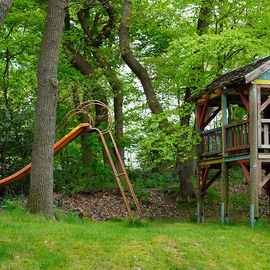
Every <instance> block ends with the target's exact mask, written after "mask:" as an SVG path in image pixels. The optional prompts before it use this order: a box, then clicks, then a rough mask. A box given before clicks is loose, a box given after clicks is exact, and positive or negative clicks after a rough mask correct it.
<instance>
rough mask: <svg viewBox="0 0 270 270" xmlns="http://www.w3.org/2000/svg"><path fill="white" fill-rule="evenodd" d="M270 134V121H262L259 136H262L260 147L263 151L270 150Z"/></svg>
mask: <svg viewBox="0 0 270 270" xmlns="http://www.w3.org/2000/svg"><path fill="white" fill-rule="evenodd" d="M269 132H270V119H261V127H260V130H259V132H258V134H259V136H260V138H259V147H260V148H262V149H269V148H270V140H269Z"/></svg>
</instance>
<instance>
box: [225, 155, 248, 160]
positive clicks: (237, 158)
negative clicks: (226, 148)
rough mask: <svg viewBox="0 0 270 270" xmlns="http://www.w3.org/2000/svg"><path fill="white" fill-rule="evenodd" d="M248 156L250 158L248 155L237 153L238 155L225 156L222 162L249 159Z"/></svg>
mask: <svg viewBox="0 0 270 270" xmlns="http://www.w3.org/2000/svg"><path fill="white" fill-rule="evenodd" d="M249 158H250V155H239V156H233V157H226V158H225V159H224V162H233V161H238V160H243V159H249Z"/></svg>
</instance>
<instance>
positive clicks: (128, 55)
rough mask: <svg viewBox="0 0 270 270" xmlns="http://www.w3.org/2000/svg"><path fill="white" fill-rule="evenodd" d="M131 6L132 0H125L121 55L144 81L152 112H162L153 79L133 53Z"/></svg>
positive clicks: (121, 31) (120, 32) (144, 88)
mask: <svg viewBox="0 0 270 270" xmlns="http://www.w3.org/2000/svg"><path fill="white" fill-rule="evenodd" d="M130 7H131V0H124V3H123V12H122V21H121V25H120V31H119V42H120V49H121V55H122V58H123V60H124V61H125V63H126V64H127V65H128V66H129V67H130V69H131V70H132V71H133V72H134V73H135V74H136V76H137V77H138V78H139V80H140V81H141V83H142V86H143V90H144V93H145V96H146V98H147V103H148V105H149V108H150V110H151V112H152V113H154V114H160V113H162V112H163V109H162V106H161V104H160V103H159V100H158V99H157V96H156V93H155V91H154V87H153V85H152V81H151V79H150V77H149V74H148V72H147V70H146V69H145V68H144V66H143V65H142V64H141V63H140V62H139V61H138V60H137V59H136V58H135V56H134V55H133V53H132V51H131V48H130V44H129V40H128V36H129V20H130Z"/></svg>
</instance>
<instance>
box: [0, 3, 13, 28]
mask: <svg viewBox="0 0 270 270" xmlns="http://www.w3.org/2000/svg"><path fill="white" fill-rule="evenodd" d="M11 5H12V0H1V1H0V27H2V26H3V23H4V20H5V18H6V16H7V15H8V11H9V9H10V8H11Z"/></svg>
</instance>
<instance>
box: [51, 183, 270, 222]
mask: <svg viewBox="0 0 270 270" xmlns="http://www.w3.org/2000/svg"><path fill="white" fill-rule="evenodd" d="M230 192H236V193H243V192H246V193H247V194H248V187H247V186H244V185H240V184H239V185H234V186H232V187H231V188H230ZM148 194H149V195H148V199H147V202H143V201H140V207H141V209H142V213H143V218H146V219H158V220H182V221H194V219H195V220H196V202H195V201H194V202H189V203H184V202H177V199H176V194H175V193H174V192H168V191H164V190H158V189H149V190H148ZM55 202H56V203H57V205H58V206H59V207H61V208H62V209H64V210H65V211H73V212H75V213H78V214H79V215H81V216H83V217H87V218H91V219H94V220H108V219H113V218H117V219H118V218H119V219H126V218H127V217H128V216H127V211H126V209H125V205H124V203H123V199H122V197H121V195H120V192H119V191H118V190H110V191H98V192H88V193H80V194H76V195H74V196H67V195H62V194H60V193H55ZM231 208H232V209H231V211H230V215H231V216H233V217H234V219H239V220H242V219H247V221H248V216H249V209H248V208H242V207H238V205H237V203H236V204H233V205H232V207H231ZM219 209H220V206H219V204H218V203H216V204H213V203H209V202H206V205H205V216H206V218H210V219H213V220H219V211H220V210H219ZM260 211H261V215H262V217H264V218H267V219H269V213H270V210H269V199H268V196H266V195H265V194H262V195H261V196H260Z"/></svg>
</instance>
